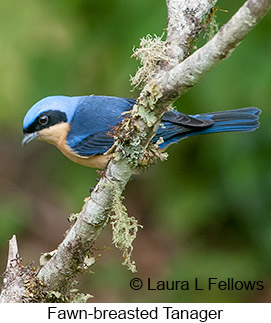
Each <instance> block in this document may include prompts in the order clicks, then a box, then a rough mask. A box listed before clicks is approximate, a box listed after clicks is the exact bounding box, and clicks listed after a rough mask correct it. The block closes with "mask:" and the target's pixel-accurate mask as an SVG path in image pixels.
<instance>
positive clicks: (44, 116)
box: [39, 114, 49, 126]
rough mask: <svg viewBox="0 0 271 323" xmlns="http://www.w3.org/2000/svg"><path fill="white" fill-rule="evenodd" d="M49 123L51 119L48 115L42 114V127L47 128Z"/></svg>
mask: <svg viewBox="0 0 271 323" xmlns="http://www.w3.org/2000/svg"><path fill="white" fill-rule="evenodd" d="M48 121H49V117H48V116H47V115H46V114H42V115H41V116H40V117H39V124H40V125H42V126H45V125H46V124H47V123H48Z"/></svg>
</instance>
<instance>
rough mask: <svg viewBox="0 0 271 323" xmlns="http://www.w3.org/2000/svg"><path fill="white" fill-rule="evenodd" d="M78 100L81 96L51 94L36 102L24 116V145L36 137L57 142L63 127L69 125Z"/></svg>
mask: <svg viewBox="0 0 271 323" xmlns="http://www.w3.org/2000/svg"><path fill="white" fill-rule="evenodd" d="M78 100H79V97H68V96H49V97H46V98H44V99H42V100H40V101H38V102H37V103H36V104H34V105H33V106H32V107H31V108H30V109H29V110H28V111H27V113H26V115H25V117H24V121H23V133H24V138H23V140H22V145H25V144H27V143H28V142H30V141H32V140H33V139H35V138H38V139H43V140H45V141H48V142H51V143H54V144H55V142H53V141H54V140H55V137H56V136H58V135H59V133H60V132H61V131H62V130H63V129H62V128H63V127H66V128H68V127H69V123H70V122H71V120H72V117H73V115H74V112H75V109H76V107H77V105H78Z"/></svg>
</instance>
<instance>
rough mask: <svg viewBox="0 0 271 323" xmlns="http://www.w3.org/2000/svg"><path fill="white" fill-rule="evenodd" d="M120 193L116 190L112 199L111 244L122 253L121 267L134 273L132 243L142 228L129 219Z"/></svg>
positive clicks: (134, 220)
mask: <svg viewBox="0 0 271 323" xmlns="http://www.w3.org/2000/svg"><path fill="white" fill-rule="evenodd" d="M122 201H123V197H122V195H121V192H120V191H119V190H118V189H116V190H115V192H114V199H113V212H112V214H111V215H110V222H111V225H112V232H113V237H112V242H113V244H114V245H115V246H116V247H117V248H118V249H120V250H122V252H123V258H124V262H123V263H122V264H123V265H125V266H127V267H128V269H129V270H131V271H132V272H136V264H135V261H134V260H132V252H133V241H134V240H135V238H136V234H137V231H138V228H139V227H141V228H142V226H141V225H139V224H138V221H137V220H136V219H135V218H134V217H129V215H128V213H127V209H126V207H125V206H124V205H123V203H122Z"/></svg>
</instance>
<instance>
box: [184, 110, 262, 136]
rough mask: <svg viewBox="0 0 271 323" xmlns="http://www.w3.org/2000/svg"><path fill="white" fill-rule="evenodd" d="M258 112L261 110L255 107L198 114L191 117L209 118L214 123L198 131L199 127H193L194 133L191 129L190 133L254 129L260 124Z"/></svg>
mask: <svg viewBox="0 0 271 323" xmlns="http://www.w3.org/2000/svg"><path fill="white" fill-rule="evenodd" d="M260 114H261V110H260V109H258V108H256V107H249V108H243V109H235V110H228V111H221V112H214V113H205V114H199V115H197V116H193V117H196V118H198V119H202V120H206V119H207V120H210V119H211V120H213V121H214V123H213V124H212V125H211V126H209V127H207V128H205V129H201V130H200V131H198V130H199V129H195V133H193V131H192V132H191V134H190V135H193V134H195V135H196V134H207V133H217V132H229V131H254V130H255V129H257V128H258V127H259V125H260V124H259V115H260Z"/></svg>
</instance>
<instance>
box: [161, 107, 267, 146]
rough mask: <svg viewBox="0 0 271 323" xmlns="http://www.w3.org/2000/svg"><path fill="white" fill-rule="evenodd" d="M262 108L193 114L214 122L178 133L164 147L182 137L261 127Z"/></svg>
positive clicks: (250, 129) (251, 129)
mask: <svg viewBox="0 0 271 323" xmlns="http://www.w3.org/2000/svg"><path fill="white" fill-rule="evenodd" d="M260 114H261V110H260V109H258V108H256V107H249V108H242V109H235V110H228V111H221V112H212V113H203V114H198V115H193V116H192V117H193V118H197V119H201V120H212V121H213V124H212V125H210V126H207V127H205V128H191V129H190V130H186V131H183V130H181V131H180V132H179V133H176V134H175V135H174V136H173V137H171V138H169V139H168V140H166V141H165V143H164V144H163V147H161V148H164V147H166V146H168V145H169V144H172V143H176V142H178V141H179V140H181V139H184V138H187V137H191V136H195V135H203V134H209V133H218V132H233V131H254V130H256V129H257V128H258V127H259V125H260V124H259V115H260Z"/></svg>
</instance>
